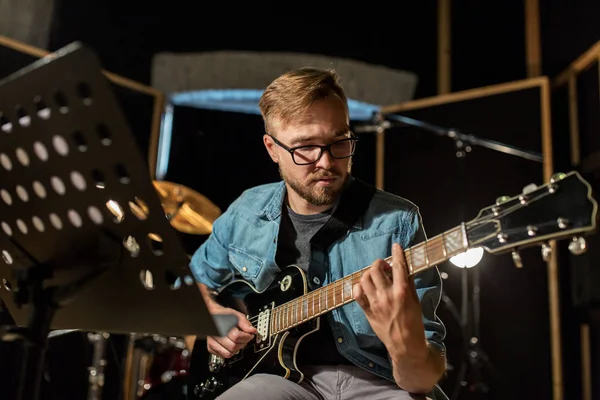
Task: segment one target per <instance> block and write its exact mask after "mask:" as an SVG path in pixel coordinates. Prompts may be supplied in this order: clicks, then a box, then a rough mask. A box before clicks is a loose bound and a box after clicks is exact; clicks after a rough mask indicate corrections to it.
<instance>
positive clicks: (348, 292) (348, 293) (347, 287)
mask: <svg viewBox="0 0 600 400" xmlns="http://www.w3.org/2000/svg"><path fill="white" fill-rule="evenodd" d="M343 285H344V288H343V289H342V291H343V293H345V295H344V296H342V300H343V299H344V298H345V297H348V300H352V298H353V296H354V295H353V293H352V290H353V289H352V278H350V279H348V278H344V279H343ZM342 302H344V301H342Z"/></svg>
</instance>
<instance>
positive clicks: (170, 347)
mask: <svg viewBox="0 0 600 400" xmlns="http://www.w3.org/2000/svg"><path fill="white" fill-rule="evenodd" d="M153 184H154V187H155V189H156V191H157V193H158V196H159V199H160V201H161V205H162V207H163V210H164V212H165V216H166V218H167V219H168V220H169V223H170V224H171V226H172V227H173V228H175V229H176V230H178V231H180V232H182V233H186V234H192V235H208V234H210V233H211V232H212V223H213V222H214V220H215V219H217V217H219V215H220V214H221V210H220V209H219V207H217V206H216V205H215V204H213V203H212V202H211V201H210V200H209V199H208V198H206V197H205V196H203V195H201V194H200V193H198V192H196V191H194V190H193V189H190V188H188V187H186V186H184V185H180V184H177V183H173V182H168V181H153ZM70 332H73V330H63V331H52V332H51V333H50V335H49V337H50V338H52V337H55V336H59V335H62V334H66V333H70ZM109 337H110V335H109V334H108V333H107V332H89V333H88V334H87V338H88V341H89V342H90V343H91V344H92V347H93V350H92V353H93V356H92V365H91V366H90V367H88V377H89V389H88V400H100V399H102V388H103V386H104V380H105V375H104V370H105V366H106V364H107V360H106V348H107V340H108V339H109ZM185 339H186V338H182V337H165V336H162V335H156V334H148V333H130V335H129V340H128V343H127V350H126V355H125V371H124V376H123V389H122V390H123V396H122V399H123V400H151V399H152V400H154V399H185V398H186V396H185V393H184V390H185V388H186V385H185V384H184V381H185V379H186V377H187V373H188V367H189V358H190V351H191V349H190V348H188V345H187V344H186V341H185Z"/></svg>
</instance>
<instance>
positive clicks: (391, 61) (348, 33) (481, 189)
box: [48, 0, 600, 399]
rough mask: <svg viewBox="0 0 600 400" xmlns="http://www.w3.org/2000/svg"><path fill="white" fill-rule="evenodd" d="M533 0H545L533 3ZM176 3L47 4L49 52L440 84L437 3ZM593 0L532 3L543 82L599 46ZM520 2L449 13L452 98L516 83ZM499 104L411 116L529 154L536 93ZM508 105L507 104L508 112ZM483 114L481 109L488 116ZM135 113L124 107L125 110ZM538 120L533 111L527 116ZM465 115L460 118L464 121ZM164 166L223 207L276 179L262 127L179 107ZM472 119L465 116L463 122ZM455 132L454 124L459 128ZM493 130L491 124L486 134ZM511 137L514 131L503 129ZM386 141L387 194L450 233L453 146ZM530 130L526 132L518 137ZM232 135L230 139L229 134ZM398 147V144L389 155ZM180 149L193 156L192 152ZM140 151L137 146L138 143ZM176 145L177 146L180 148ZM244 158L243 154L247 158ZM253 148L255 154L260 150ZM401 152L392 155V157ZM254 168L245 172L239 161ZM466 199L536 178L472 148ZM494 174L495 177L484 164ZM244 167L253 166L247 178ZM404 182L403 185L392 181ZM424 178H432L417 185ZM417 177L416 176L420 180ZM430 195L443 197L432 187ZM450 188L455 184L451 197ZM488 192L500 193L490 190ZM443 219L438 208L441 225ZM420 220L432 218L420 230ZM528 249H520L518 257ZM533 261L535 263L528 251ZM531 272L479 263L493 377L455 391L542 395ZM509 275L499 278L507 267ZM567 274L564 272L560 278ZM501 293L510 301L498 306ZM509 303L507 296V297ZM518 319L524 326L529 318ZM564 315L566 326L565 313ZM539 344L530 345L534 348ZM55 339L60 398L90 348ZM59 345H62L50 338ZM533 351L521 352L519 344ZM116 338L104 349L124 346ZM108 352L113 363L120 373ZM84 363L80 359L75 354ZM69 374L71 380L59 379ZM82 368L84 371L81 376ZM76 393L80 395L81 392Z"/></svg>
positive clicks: (115, 61)
mask: <svg viewBox="0 0 600 400" xmlns="http://www.w3.org/2000/svg"><path fill="white" fill-rule="evenodd" d="M540 3H542V2H540ZM186 4H187V3H186V2H182V1H171V2H168V3H157V4H155V5H152V4H150V3H146V4H144V8H143V9H142V8H139V9H131V10H126V9H125V8H124V3H123V2H122V1H121V2H116V1H108V2H106V1H98V0H92V1H86V2H81V1H77V0H62V1H56V2H55V10H54V15H53V23H52V29H51V36H50V41H49V46H48V48H49V50H55V49H58V48H60V47H62V46H64V45H66V44H68V43H70V42H72V41H74V40H80V41H83V42H85V43H87V44H88V45H90V46H91V47H93V48H94V50H95V51H96V52H97V53H98V55H99V57H100V59H101V61H102V63H103V65H104V66H105V68H106V69H107V70H110V71H111V72H114V73H117V74H119V75H123V76H125V77H128V78H131V79H134V80H137V81H139V82H142V83H150V76H151V74H150V67H151V59H152V56H153V55H154V54H156V53H157V52H160V51H182V52H183V51H185V52H187V51H190V52H200V51H212V50H221V49H229V50H269V51H277V50H282V51H299V52H309V53H317V54H326V55H331V56H338V57H348V58H353V59H357V60H362V61H366V62H370V63H374V64H380V65H384V66H388V67H392V68H397V69H405V70H409V71H412V72H415V73H416V74H417V75H418V77H419V83H418V86H417V91H416V97H417V98H424V97H430V96H435V95H436V94H437V93H436V90H437V89H436V88H437V65H436V63H437V47H436V46H437V8H436V7H437V4H436V2H435V1H424V2H403V3H401V4H394V7H398V8H397V9H392V8H391V3H390V4H389V5H385V6H384V5H382V6H380V7H377V6H376V5H375V4H368V5H367V6H361V8H360V9H358V10H335V11H334V10H326V9H323V8H319V9H318V10H315V9H313V8H312V7H306V8H305V9H300V10H298V9H295V10H294V13H293V14H292V15H293V16H290V14H289V13H288V12H286V11H284V10H283V9H281V8H273V7H263V8H262V9H261V7H260V6H256V5H254V6H253V7H251V8H248V9H247V10H242V9H241V8H235V7H234V9H233V10H232V6H231V5H227V9H225V8H224V7H221V8H219V7H220V6H219V5H212V4H210V5H209V4H204V3H203V4H202V5H200V6H199V8H198V9H192V8H191V6H189V5H186ZM598 15H600V3H598V2H596V1H592V0H585V1H579V0H578V1H559V0H551V1H544V2H543V4H541V15H540V17H541V36H542V58H543V59H542V72H543V74H547V75H549V76H554V75H556V74H557V73H558V72H560V71H561V70H563V69H564V68H565V67H566V66H567V65H568V64H569V63H570V62H571V61H572V60H573V59H575V58H576V57H577V56H578V55H579V54H581V53H582V52H583V51H585V50H586V49H587V48H589V47H590V46H591V45H592V44H594V43H595V42H596V41H597V40H599V39H600V27H599V26H600V25H598V23H597V20H596V18H597V16H598ZM524 20H525V18H524V4H523V2H522V1H511V2H502V3H489V2H483V3H482V2H477V1H475V0H465V1H461V2H453V5H452V90H453V91H458V90H465V89H471V88H476V87H481V86H485V85H492V84H497V83H502V82H508V81H514V80H520V79H525V78H526V77H527V76H526V64H525V41H524V37H525V29H524ZM523 99H524V98H523V97H520V98H519V99H518V100H514V99H513V100H506V101H504V102H496V103H489V104H487V105H486V107H485V109H484V110H483V111H482V110H479V109H478V108H477V107H472V108H463V109H462V111H460V110H459V111H460V112H461V113H463V114H461V115H460V116H459V117H458V119H456V118H453V115H454V113H456V112H459V111H457V110H456V109H447V110H443V111H442V112H440V113H438V114H435V113H434V114H427V113H425V114H423V113H418V112H416V113H413V114H412V116H413V117H417V118H424V119H425V118H432V119H435V120H436V121H438V122H439V123H446V122H447V123H456V122H455V121H457V120H460V121H461V122H462V124H463V125H468V121H470V119H469V115H468V114H469V113H473V114H475V113H477V116H478V120H477V123H476V124H475V123H474V122H473V124H474V125H472V127H473V128H475V127H476V128H477V132H471V133H474V134H476V135H480V136H482V137H489V138H493V139H495V140H501V141H505V142H507V143H510V144H513V145H519V146H526V147H527V146H529V148H531V149H534V150H536V151H539V147H538V146H539V130H537V129H531V130H529V131H527V132H523V134H522V135H521V136H522V137H519V135H516V136H515V135H514V134H510V133H509V132H508V131H509V130H511V124H514V126H515V127H521V126H523V124H527V123H529V122H530V121H531V119H533V120H535V117H534V116H530V118H531V119H527V117H526V116H522V115H516V114H518V113H517V110H516V109H515V108H514V106H515V104H519V101H525V104H532V102H535V101H536V100H535V99H529V100H523ZM511 106H512V107H513V108H512V109H511ZM486 110H487V111H486ZM131 112H132V113H134V112H135V111H134V110H133V109H132V111H131ZM481 112H483V113H485V112H489V113H490V115H493V116H494V118H498V119H499V120H502V122H503V123H502V124H501V126H502V127H503V129H504V130H505V131H506V132H507V133H506V135H503V133H502V131H501V130H499V129H498V128H497V124H496V125H495V126H494V127H493V126H492V125H490V126H489V130H488V129H486V122H488V123H490V124H492V121H486V118H485V114H484V115H483V116H482V115H481ZM532 112H533V113H535V110H533V111H532ZM465 113H466V114H465ZM175 116H176V122H175V126H174V135H175V137H174V142H173V148H172V152H173V155H175V156H176V157H173V156H172V160H173V161H172V165H171V168H170V169H169V175H168V179H169V180H172V181H177V182H180V183H183V184H186V185H188V186H190V187H193V188H196V189H197V190H199V191H201V192H202V193H203V194H205V195H206V196H207V197H209V198H210V199H211V200H213V201H214V202H215V203H216V204H217V205H219V206H220V207H221V208H222V209H224V208H226V207H227V205H228V204H229V203H230V202H231V201H232V199H233V198H235V196H236V195H237V194H238V193H239V192H240V191H241V190H243V189H244V188H246V187H249V186H252V185H254V184H257V183H261V182H263V181H272V180H274V179H277V174H276V171H275V170H274V168H273V166H272V164H271V163H269V162H268V160H267V159H266V154H264V153H261V152H263V149H262V148H261V146H260V145H259V144H257V143H258V142H257V140H255V139H257V138H259V135H260V129H261V125H260V120H259V119H258V118H257V117H255V116H248V115H232V114H221V113H217V112H208V111H206V112H205V111H198V110H193V109H186V108H183V107H180V108H177V109H176V113H175ZM474 116H475V115H474ZM461 127H462V126H461ZM493 128H494V129H493ZM513 133H514V132H513ZM400 135H401V133H399V134H398V135H397V136H395V137H393V138H391V139H388V141H387V142H386V152H387V153H386V155H387V157H386V160H390V161H389V163H388V164H386V168H387V169H386V182H387V184H386V186H387V187H388V188H389V189H390V190H392V191H394V192H397V193H400V194H402V195H405V196H406V197H409V198H411V199H415V201H417V200H418V203H419V204H421V205H422V206H423V208H424V209H425V210H427V212H426V214H425V215H424V217H425V220H426V227H427V228H428V233H429V234H430V235H432V234H435V233H439V231H440V230H442V229H444V228H449V227H451V226H452V225H453V224H454V223H456V220H457V218H458V214H457V213H458V211H455V212H453V213H447V212H446V213H444V211H445V210H446V208H452V207H448V204H454V205H456V201H455V200H456V198H458V197H461V196H465V193H464V192H462V191H461V190H460V189H456V188H458V187H460V186H459V185H460V184H462V183H463V182H462V181H461V180H460V179H459V178H458V175H457V174H456V173H455V172H456V171H457V170H456V168H457V166H456V162H457V160H456V159H455V158H454V157H453V148H452V146H451V144H449V143H447V142H443V141H441V140H434V139H432V138H431V137H429V136H426V135H423V134H420V133H418V132H411V133H409V134H407V136H406V137H403V136H400ZM527 135H529V136H527ZM554 135H555V143H557V144H559V146H556V145H555V152H556V153H557V154H559V155H560V156H561V157H557V159H558V160H559V162H558V164H557V166H556V169H557V170H560V169H563V170H564V169H568V167H569V166H568V158H566V157H564V156H563V155H564V154H565V152H566V151H567V150H568V148H567V147H566V146H567V145H568V140H567V138H568V132H567V131H566V130H556V131H555V132H554ZM232 138H233V139H235V140H232ZM361 146H362V147H361V150H360V151H361V152H360V153H359V154H358V157H357V162H356V169H355V171H356V174H357V175H358V176H360V177H362V178H364V179H366V180H370V181H371V182H373V181H374V170H373V165H374V157H373V152H374V148H375V146H374V142H373V138H371V137H366V136H365V139H364V140H362V141H361ZM395 148H398V149H400V152H399V153H395V152H394V151H393V150H394V149H395ZM189 149H191V150H189ZM144 150H145V149H144ZM184 150H186V151H185V152H184ZM248 150H251V151H252V152H251V153H249V152H248ZM257 153H258V154H257ZM394 154H396V155H398V154H400V155H402V159H398V160H400V161H398V160H394V159H393V158H390V155H394ZM248 163H252V165H251V168H249V167H247V165H248ZM467 168H468V173H469V184H468V186H467V189H466V193H467V194H468V196H470V198H471V201H469V202H468V206H467V207H466V208H467V209H464V210H462V211H463V212H464V213H465V214H466V217H470V216H472V215H473V214H474V213H476V212H477V211H478V208H480V207H483V206H486V205H488V203H489V202H490V201H493V199H494V198H495V197H497V196H500V195H504V194H513V193H512V192H513V191H514V190H519V189H520V187H521V184H522V183H527V182H528V181H536V182H537V183H541V182H540V181H541V166H538V165H536V164H534V163H519V162H517V161H514V163H513V160H511V159H510V157H508V158H505V157H503V156H499V155H497V154H490V153H486V152H485V151H483V152H481V151H476V152H475V153H474V156H473V157H469V160H468V162H467ZM495 168H500V170H498V169H495ZM249 171H252V173H250V172H249ZM516 175H520V176H519V177H518V179H513V180H512V181H510V183H507V184H506V185H494V184H493V182H494V180H496V179H509V180H510V179H511V177H514V176H516ZM403 176H404V177H405V178H404V179H403ZM422 177H428V178H430V179H433V180H434V181H435V182H438V183H440V182H441V183H440V184H441V185H442V186H440V185H439V184H438V185H437V186H436V185H430V186H428V187H423V186H422V183H423V179H421V178H422ZM417 178H419V179H417ZM440 187H443V188H445V189H446V190H440ZM452 188H455V189H452ZM499 191H502V192H501V193H500V192H499ZM443 214H447V215H446V217H445V219H444V217H443ZM428 221H431V222H428ZM181 237H182V240H183V241H184V242H185V243H186V246H187V247H188V249H189V251H193V249H194V248H195V246H197V245H198V244H199V243H200V242H201V241H202V240H203V238H202V237H195V236H194V237H192V236H188V235H181ZM529 254H531V253H529ZM530 257H531V258H530V259H531V260H534V258H533V256H530ZM532 262H533V266H532V267H531V268H530V269H527V270H525V272H523V273H520V274H519V273H517V272H516V271H515V270H514V267H513V266H512V265H511V263H510V260H509V259H508V258H506V257H503V258H500V259H498V260H495V261H494V262H493V263H490V261H488V264H489V265H488V264H484V265H483V266H484V267H485V266H488V267H489V268H487V269H482V271H484V272H482V276H481V285H482V288H483V290H484V291H483V293H482V314H483V315H484V317H483V318H482V323H484V324H485V327H484V329H483V331H482V340H483V341H482V343H483V344H482V345H483V347H484V349H485V350H486V352H487V353H489V355H490V357H491V359H490V361H491V363H492V365H493V367H494V369H490V368H488V367H485V368H484V376H483V380H484V381H485V382H486V383H488V384H489V386H490V388H491V392H490V393H488V394H484V393H479V392H477V393H471V394H470V395H469V390H468V388H466V389H464V390H463V393H462V394H463V397H461V398H465V399H468V398H478V399H484V398H489V399H500V398H514V399H521V398H523V399H525V398H527V399H529V398H549V397H550V394H551V391H552V388H551V375H550V370H551V366H550V356H549V332H548V329H549V328H548V321H547V318H548V309H547V293H546V291H545V288H546V275H545V271H544V268H543V266H541V265H539V264H536V262H538V261H532ZM441 268H442V270H443V271H444V272H447V273H448V276H449V278H448V279H447V280H446V287H447V291H448V294H449V296H450V297H451V299H452V300H454V302H455V303H460V286H459V276H458V275H457V272H456V269H453V268H452V267H450V266H449V265H444V266H442V267H441ZM507 269H510V272H506V271H507ZM563 272H564V271H563ZM566 275H567V274H564V275H563V277H564V278H565V279H564V281H562V283H561V285H564V286H565V287H564V293H565V294H566V296H565V297H564V298H563V300H564V303H563V307H564V310H563V316H564V318H563V320H564V321H566V322H565V324H567V323H568V324H570V325H569V326H565V327H564V331H565V334H564V337H563V343H564V344H565V346H564V347H565V351H564V359H565V366H564V367H563V371H564V373H565V387H566V390H565V393H567V395H566V396H565V398H568V399H571V398H573V399H575V398H580V395H581V388H580V370H579V354H578V351H579V347H578V346H577V344H576V343H578V330H577V329H575V328H573V324H576V323H577V319H576V318H574V317H573V313H572V310H573V307H572V305H571V297H570V296H569V294H570V292H569V290H568V287H569V285H570V281H569V279H568V277H567V276H566ZM507 296H510V297H511V298H510V299H507ZM508 300H511V301H508ZM440 313H441V315H442V317H443V318H444V321H445V323H446V325H447V327H448V331H449V336H448V344H449V354H450V357H451V359H450V361H451V363H452V365H453V366H455V367H457V366H458V365H459V364H460V358H461V357H462V353H461V348H460V344H461V340H462V338H461V336H460V331H459V329H458V325H457V323H456V321H455V319H454V317H453V315H452V312H451V309H450V308H448V307H447V306H444V305H443V306H442V307H441V310H440ZM528 316H529V318H527V317H528ZM569 316H571V318H569ZM536 337H537V340H536ZM80 339H82V338H79V337H77V339H76V340H74V339H71V340H68V339H64V340H63V339H61V341H60V342H61V344H62V343H64V346H66V347H70V348H71V349H72V350H73V353H74V354H75V353H76V354H77V355H76V356H73V357H72V360H71V361H73V362H72V363H71V364H70V366H68V367H65V366H64V363H63V362H61V361H63V360H61V359H60V357H61V352H60V351H57V350H56V349H57V347H56V346H58V344H57V345H55V346H54V347H53V349H54V350H53V351H52V352H51V354H50V355H51V357H52V359H51V363H50V365H51V367H52V369H53V371H55V372H54V376H55V377H56V379H55V381H56V382H57V388H60V392H61V393H62V394H63V397H62V398H69V397H68V394H67V393H70V394H72V393H78V394H79V395H80V396H81V394H82V392H83V393H84V391H85V382H83V384H81V382H80V384H79V385H69V384H68V383H69V379H70V378H69V377H71V378H72V377H74V376H77V379H79V380H81V379H85V378H84V375H85V371H84V370H82V369H85V368H86V367H87V365H88V363H89V353H85V354H84V355H82V354H81V350H82V349H85V351H89V349H88V348H87V346H86V345H85V340H80ZM55 343H59V341H57V342H55ZM528 343H529V344H531V343H534V345H532V346H529V347H528V345H527V344H528ZM121 347H122V343H119V342H117V343H116V345H115V348H116V349H117V350H114V352H118V351H119V349H121ZM112 351H113V349H112V348H111V360H113V361H115V364H117V365H119V369H121V368H122V365H121V364H119V363H118V357H114V353H113V352H112ZM86 357H87V358H86ZM69 371H70V372H69ZM82 371H83V373H82ZM116 376H117V375H116V373H115V372H114V371H113V375H111V377H112V380H111V381H110V383H109V388H108V389H107V393H113V394H114V393H115V391H116V390H117V386H116V384H115V379H116ZM442 384H443V387H444V389H445V390H446V391H447V393H450V392H451V391H452V390H453V389H454V388H455V387H456V385H457V384H459V382H458V381H457V374H456V371H455V370H451V371H449V374H448V377H447V378H446V379H445V380H444V381H443V382H442ZM83 395H85V393H84V394H83Z"/></svg>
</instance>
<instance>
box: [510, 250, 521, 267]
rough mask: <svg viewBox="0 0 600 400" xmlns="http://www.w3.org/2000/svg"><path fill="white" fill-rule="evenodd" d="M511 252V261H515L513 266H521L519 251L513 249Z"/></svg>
mask: <svg viewBox="0 0 600 400" xmlns="http://www.w3.org/2000/svg"><path fill="white" fill-rule="evenodd" d="M511 254H512V259H513V262H514V263H515V267H517V268H523V260H522V259H521V255H520V254H519V252H518V251H517V250H513V251H512V253H511Z"/></svg>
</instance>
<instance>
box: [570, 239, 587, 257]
mask: <svg viewBox="0 0 600 400" xmlns="http://www.w3.org/2000/svg"><path fill="white" fill-rule="evenodd" d="M586 250H587V243H586V241H585V239H584V238H583V237H581V236H575V237H574V238H573V240H572V241H571V243H569V251H570V252H571V253H572V254H574V255H576V256H578V255H581V254H583V253H585V252H586Z"/></svg>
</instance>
